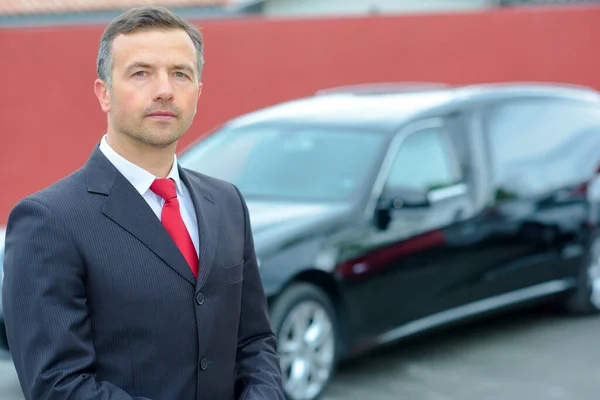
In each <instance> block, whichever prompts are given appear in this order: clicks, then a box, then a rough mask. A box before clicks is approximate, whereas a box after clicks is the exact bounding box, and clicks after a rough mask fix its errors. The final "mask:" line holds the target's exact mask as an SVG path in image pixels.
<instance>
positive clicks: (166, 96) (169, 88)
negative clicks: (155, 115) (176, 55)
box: [154, 73, 173, 101]
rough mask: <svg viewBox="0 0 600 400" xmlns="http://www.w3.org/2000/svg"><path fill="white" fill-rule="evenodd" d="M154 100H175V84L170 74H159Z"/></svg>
mask: <svg viewBox="0 0 600 400" xmlns="http://www.w3.org/2000/svg"><path fill="white" fill-rule="evenodd" d="M154 101H173V85H172V84H171V80H170V79H169V74H167V73H163V74H158V76H157V78H156V90H155V93H154Z"/></svg>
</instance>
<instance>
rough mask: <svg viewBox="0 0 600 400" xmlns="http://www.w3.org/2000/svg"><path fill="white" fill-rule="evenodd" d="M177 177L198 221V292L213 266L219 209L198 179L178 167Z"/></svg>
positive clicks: (202, 182)
mask: <svg viewBox="0 0 600 400" xmlns="http://www.w3.org/2000/svg"><path fill="white" fill-rule="evenodd" d="M179 176H180V177H181V180H182V181H183V183H184V184H185V186H186V187H187V188H188V190H189V192H190V195H191V197H192V202H193V204H194V209H195V211H196V218H197V220H198V235H199V243H200V245H199V248H200V267H199V270H198V280H197V282H196V290H197V291H198V290H200V289H201V288H202V286H203V285H204V283H206V280H207V279H208V275H209V273H210V270H211V268H212V266H213V261H214V259H215V253H216V250H217V243H218V241H219V230H220V229H219V221H220V218H219V216H220V208H219V205H218V204H217V203H216V201H215V197H214V196H213V194H212V193H211V191H210V189H209V187H208V186H207V185H206V183H205V182H204V181H203V180H202V179H200V178H199V177H197V176H195V175H193V174H191V173H189V172H187V171H186V170H185V169H183V168H181V167H179Z"/></svg>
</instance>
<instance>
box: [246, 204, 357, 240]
mask: <svg viewBox="0 0 600 400" xmlns="http://www.w3.org/2000/svg"><path fill="white" fill-rule="evenodd" d="M246 203H247V205H248V211H249V213H250V223H251V224H252V233H253V235H254V242H255V246H256V247H257V252H258V251H259V250H260V249H262V248H264V247H265V246H269V245H271V244H273V243H274V242H281V241H283V240H286V239H289V238H290V237H292V236H294V235H298V234H306V233H310V232H311V231H312V230H314V229H317V228H318V226H320V225H321V224H327V223H330V222H332V221H335V220H337V219H338V218H339V217H340V216H342V215H344V214H346V213H348V212H349V211H350V206H349V205H346V204H330V203H296V202H282V201H257V200H251V199H246Z"/></svg>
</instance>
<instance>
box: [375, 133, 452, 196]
mask: <svg viewBox="0 0 600 400" xmlns="http://www.w3.org/2000/svg"><path fill="white" fill-rule="evenodd" d="M453 157H454V155H453V153H452V151H451V148H450V142H449V141H448V140H447V136H446V133H445V131H444V130H443V129H442V128H440V127H434V128H427V129H422V130H419V131H416V132H413V133H411V134H410V135H408V136H407V137H406V138H405V139H404V141H403V142H402V144H401V145H400V147H399V149H398V152H397V153H396V157H395V158H394V161H393V163H392V167H391V170H390V173H389V175H388V179H387V182H386V183H387V186H388V187H398V188H406V189H415V190H431V189H435V188H439V187H446V186H450V185H453V184H455V183H457V182H459V181H460V172H459V170H458V169H457V165H456V162H455V160H454V158H453Z"/></svg>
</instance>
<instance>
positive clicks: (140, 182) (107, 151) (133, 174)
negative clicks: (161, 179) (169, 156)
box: [100, 135, 182, 196]
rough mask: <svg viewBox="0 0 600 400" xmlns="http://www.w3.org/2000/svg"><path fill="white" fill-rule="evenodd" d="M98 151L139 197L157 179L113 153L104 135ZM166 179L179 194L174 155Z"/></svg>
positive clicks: (179, 185) (179, 183) (179, 188)
mask: <svg viewBox="0 0 600 400" xmlns="http://www.w3.org/2000/svg"><path fill="white" fill-rule="evenodd" d="M100 150H101V151H102V152H103V153H104V155H105V156H106V158H108V160H109V161H110V162H111V163H112V164H113V165H114V166H115V168H117V170H118V171H119V172H120V173H121V174H122V175H123V176H124V177H125V178H126V179H127V180H128V181H129V182H130V183H131V184H132V185H133V187H134V188H135V190H137V191H138V193H139V194H140V195H142V196H143V195H144V194H145V193H146V192H147V191H148V189H150V185H152V182H154V180H155V179H157V177H156V176H154V175H153V174H151V173H150V172H148V171H146V170H145V169H143V168H142V167H140V166H138V165H135V164H134V163H132V162H131V161H129V160H127V159H125V158H124V157H122V156H121V155H120V154H118V153H117V152H116V151H114V150H113V149H112V147H110V145H109V144H108V142H107V140H106V135H104V136H103V137H102V141H101V142H100ZM167 178H171V179H173V181H175V186H176V188H177V193H178V194H181V193H182V188H181V179H180V177H179V169H178V168H177V156H176V155H173V166H172V167H171V171H170V172H169V175H167Z"/></svg>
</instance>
